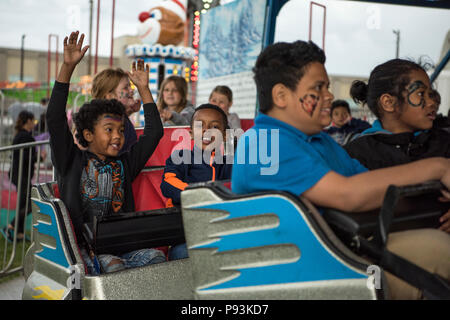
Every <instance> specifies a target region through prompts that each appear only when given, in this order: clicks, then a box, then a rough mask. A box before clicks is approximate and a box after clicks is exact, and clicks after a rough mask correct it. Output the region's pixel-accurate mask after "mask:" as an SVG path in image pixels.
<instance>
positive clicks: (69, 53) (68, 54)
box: [56, 31, 89, 83]
mask: <svg viewBox="0 0 450 320" xmlns="http://www.w3.org/2000/svg"><path fill="white" fill-rule="evenodd" d="M78 34H79V32H78V31H77V32H72V33H71V34H70V36H69V37H65V38H64V63H63V64H62V65H61V69H60V70H59V74H58V77H57V78H56V81H58V82H62V83H69V82H70V78H71V77H72V73H73V71H74V70H75V67H76V66H77V64H78V63H79V62H80V61H81V59H83V57H84V54H85V53H86V51H87V50H88V49H89V46H85V47H84V48H82V47H83V40H84V34H81V37H80V40H78Z"/></svg>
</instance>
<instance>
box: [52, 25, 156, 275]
mask: <svg viewBox="0 0 450 320" xmlns="http://www.w3.org/2000/svg"><path fill="white" fill-rule="evenodd" d="M83 40H84V34H82V35H81V37H80V39H79V40H78V31H77V32H72V33H71V34H70V36H69V37H66V38H65V39H64V62H63V64H62V66H61V69H60V72H59V74H58V77H57V79H56V82H55V86H54V88H53V91H52V95H51V98H50V102H49V105H48V110H47V125H48V129H49V133H50V146H51V149H52V153H53V161H54V163H53V165H54V167H55V169H56V171H57V176H58V187H59V191H60V194H61V199H62V200H63V202H64V203H65V205H66V206H67V208H68V211H69V214H70V217H71V220H72V224H73V226H74V229H75V235H76V237H77V241H78V244H79V245H80V246H81V248H82V249H81V251H82V255H83V257H84V259H85V260H86V261H85V262H86V264H87V267H88V269H89V271H90V272H91V273H93V274H97V273H98V272H100V270H99V269H98V268H94V267H93V265H94V264H93V263H92V261H90V258H92V254H91V253H90V252H87V251H86V250H85V248H84V247H83V245H84V242H85V241H84V239H83V237H82V225H83V223H85V222H90V221H92V220H93V218H94V216H107V215H112V214H115V213H118V212H131V211H134V199H133V193H132V189H131V183H132V181H133V180H134V179H135V178H136V176H137V175H138V174H139V172H140V171H141V169H142V168H143V167H144V166H145V163H146V162H147V160H148V158H149V157H150V156H151V154H152V153H153V151H154V150H155V148H156V146H157V145H158V142H159V140H160V139H161V137H162V135H163V128H162V124H161V120H160V117H159V113H158V110H157V108H156V105H155V103H154V102H153V98H152V96H151V94H150V90H149V88H148V74H149V68H148V65H147V66H146V68H144V63H143V61H142V60H140V61H138V63H137V66H136V63H133V67H132V71H131V72H128V76H129V77H130V79H131V81H133V83H134V84H135V85H136V87H137V88H138V90H139V94H140V95H141V97H142V100H143V103H144V115H145V127H144V134H143V135H142V136H141V137H140V138H139V140H138V142H137V143H136V144H134V145H133V146H132V147H131V149H130V151H129V152H125V153H123V154H120V155H119V151H120V149H121V148H122V146H123V143H124V134H123V131H124V117H125V116H126V114H125V108H124V106H123V104H122V103H120V102H119V101H117V100H115V99H112V100H101V99H94V100H92V101H90V102H88V103H85V104H84V105H83V106H82V107H81V108H80V110H79V112H78V113H77V114H76V116H75V120H74V122H75V125H76V130H77V140H78V142H79V143H80V144H81V145H82V146H83V147H85V148H87V150H80V149H79V148H78V147H77V146H76V145H75V143H74V141H73V137H72V133H71V131H70V130H69V127H68V124H67V118H66V111H65V106H66V102H67V97H68V93H69V85H70V78H71V76H72V73H73V71H74V69H75V67H76V66H77V64H78V63H79V62H80V61H81V59H82V58H83V56H84V54H85V53H86V51H87V50H88V46H85V47H82V45H83ZM98 259H99V261H100V265H101V267H102V268H103V270H104V271H105V272H110V271H116V270H121V269H124V268H129V267H135V266H142V265H146V264H150V263H158V262H162V261H165V256H164V254H163V253H162V252H161V251H159V250H155V249H141V250H137V251H133V252H129V253H124V254H123V255H121V256H120V257H116V256H112V255H101V256H99V257H98Z"/></svg>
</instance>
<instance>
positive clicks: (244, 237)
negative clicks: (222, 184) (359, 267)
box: [192, 196, 367, 291]
mask: <svg viewBox="0 0 450 320" xmlns="http://www.w3.org/2000/svg"><path fill="white" fill-rule="evenodd" d="M196 209H213V210H214V209H215V210H223V211H227V212H229V216H227V217H225V218H223V219H220V221H223V220H230V219H234V218H241V217H248V216H253V215H261V214H276V215H277V216H278V217H279V225H278V226H276V227H273V228H270V229H267V228H266V229H264V230H255V231H250V232H243V233H235V234H230V235H225V236H222V237H221V238H220V239H218V240H216V241H214V242H212V243H208V244H205V245H198V246H194V247H192V249H197V248H198V249H200V248H217V252H225V251H229V250H237V249H246V248H253V247H262V246H268V245H279V244H294V245H296V246H297V248H298V249H299V250H300V258H299V259H298V260H297V261H295V262H290V263H282V264H278V265H271V266H260V267H248V268H237V269H236V271H239V272H240V274H239V276H237V277H235V278H233V279H229V278H228V279H226V280H225V281H224V282H222V283H220V284H216V285H214V284H212V285H211V286H209V287H206V288H203V289H201V291H205V290H214V289H228V288H236V287H247V286H256V285H273V284H286V283H296V282H306V281H326V280H339V279H361V278H367V275H365V274H364V273H360V272H358V271H356V270H354V269H351V268H349V267H348V266H347V265H345V264H343V262H341V261H340V260H338V259H337V258H336V257H335V256H334V255H332V254H331V253H330V251H328V250H327V249H326V248H325V247H324V245H323V244H322V243H321V242H319V240H318V239H317V236H316V235H315V234H314V233H313V232H312V231H311V229H310V227H309V226H308V224H307V223H306V222H305V220H304V219H303V217H302V215H301V214H300V213H299V211H298V209H297V208H296V207H295V206H294V205H293V204H292V203H291V202H289V201H287V200H285V199H283V198H280V197H275V196H273V197H265V198H259V199H251V200H245V201H235V202H225V203H220V204H213V205H207V206H201V207H196ZM212 223H214V222H212Z"/></svg>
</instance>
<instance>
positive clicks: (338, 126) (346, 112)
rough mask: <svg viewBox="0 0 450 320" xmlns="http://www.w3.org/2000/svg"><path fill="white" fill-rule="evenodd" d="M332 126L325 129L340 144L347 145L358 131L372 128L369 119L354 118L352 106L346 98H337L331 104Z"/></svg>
mask: <svg viewBox="0 0 450 320" xmlns="http://www.w3.org/2000/svg"><path fill="white" fill-rule="evenodd" d="M330 112H331V123H332V125H331V127H329V128H328V129H325V132H326V133H328V134H329V135H330V136H331V137H332V138H333V140H334V141H336V142H337V143H339V144H340V145H345V144H346V143H347V142H348V141H350V140H352V139H353V138H354V137H356V135H357V134H358V133H361V132H363V131H364V130H366V129H368V128H370V123H368V122H367V121H364V120H361V119H357V118H353V117H352V113H351V111H350V106H349V105H348V102H347V101H345V100H335V101H333V103H332V104H331V111H330Z"/></svg>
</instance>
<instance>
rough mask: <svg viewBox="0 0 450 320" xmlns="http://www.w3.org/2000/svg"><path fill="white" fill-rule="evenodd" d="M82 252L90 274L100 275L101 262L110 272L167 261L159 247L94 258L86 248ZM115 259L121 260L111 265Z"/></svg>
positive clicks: (104, 268)
mask: <svg viewBox="0 0 450 320" xmlns="http://www.w3.org/2000/svg"><path fill="white" fill-rule="evenodd" d="M81 254H82V256H83V259H84V261H85V263H86V267H87V269H88V274H90V275H99V274H100V273H101V270H100V267H99V264H101V266H102V268H103V271H104V272H105V273H109V272H114V271H119V270H124V269H129V268H136V267H142V266H146V265H150V264H155V263H161V262H165V261H166V256H165V255H164V253H163V252H162V251H160V250H157V249H139V250H135V251H131V252H128V253H124V254H122V255H120V256H114V255H111V254H101V255H99V256H98V257H94V259H92V257H90V256H89V255H88V253H87V251H86V250H84V249H83V250H81ZM97 258H98V260H97ZM114 259H115V260H119V262H118V263H114V264H112V265H110V263H111V261H112V260H114Z"/></svg>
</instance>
